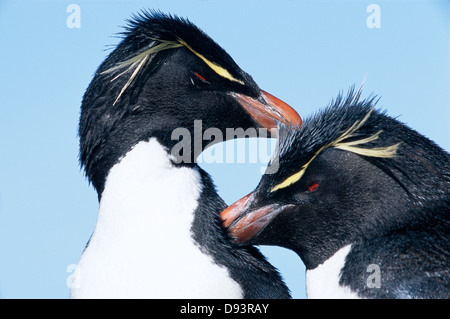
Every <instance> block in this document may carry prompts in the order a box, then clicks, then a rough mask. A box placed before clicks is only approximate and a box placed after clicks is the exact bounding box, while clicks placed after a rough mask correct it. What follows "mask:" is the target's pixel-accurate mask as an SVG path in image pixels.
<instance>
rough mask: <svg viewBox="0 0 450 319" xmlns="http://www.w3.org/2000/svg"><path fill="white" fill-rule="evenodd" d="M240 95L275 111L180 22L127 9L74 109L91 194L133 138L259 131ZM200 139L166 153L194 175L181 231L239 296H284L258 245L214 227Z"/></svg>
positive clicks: (219, 52) (167, 142)
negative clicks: (187, 227) (189, 216)
mask: <svg viewBox="0 0 450 319" xmlns="http://www.w3.org/2000/svg"><path fill="white" fill-rule="evenodd" d="M241 96H244V99H246V103H247V104H248V101H250V104H252V103H254V104H256V105H257V106H258V107H259V106H261V107H263V108H264V107H266V106H267V108H273V107H275V108H276V105H275V104H276V103H277V101H275V100H274V98H273V97H270V98H266V97H267V95H264V94H263V93H262V91H261V90H260V88H259V87H258V86H257V84H256V83H255V82H254V81H253V79H252V78H251V77H250V76H249V75H248V74H247V73H245V72H244V71H242V70H241V69H240V68H239V67H238V65H237V64H236V63H235V62H234V61H233V59H232V58H231V57H230V56H229V55H228V54H227V53H226V52H225V51H224V50H223V49H222V48H221V47H220V46H219V45H218V44H216V43H215V42H214V41H213V40H212V39H211V38H210V37H208V36H207V35H206V34H205V33H204V32H202V31H201V30H200V29H199V28H197V27H196V26H195V25H194V24H192V23H191V22H189V21H188V20H186V19H183V18H179V17H175V16H171V15H166V14H163V13H160V12H147V11H143V12H142V13H141V14H139V15H137V16H135V17H134V18H133V19H132V20H130V21H129V23H128V27H127V28H126V31H125V32H124V34H123V39H122V41H121V42H120V43H119V45H118V46H117V48H116V49H115V50H114V51H112V52H111V53H110V54H109V56H108V57H107V58H106V60H105V61H104V62H103V63H102V64H101V65H100V67H99V68H98V70H97V71H96V73H95V75H94V78H93V80H92V82H91V83H90V85H89V87H88V89H87V90H86V93H85V95H84V97H83V101H82V106H81V116H80V125H79V136H80V162H81V165H82V166H83V167H84V168H85V171H86V175H87V177H88V178H89V181H90V182H92V184H93V186H94V187H95V188H96V190H97V193H98V197H99V200H100V199H101V196H102V193H103V191H104V188H105V182H106V179H107V176H108V173H109V171H110V170H111V168H112V167H113V166H114V165H116V164H117V163H119V162H120V160H121V158H123V156H125V154H127V152H129V151H130V150H131V149H132V148H133V147H134V146H135V145H136V144H137V143H139V142H140V141H148V140H149V139H150V138H156V139H157V140H158V142H159V143H160V144H162V145H163V146H164V147H166V149H167V150H168V152H170V150H171V149H172V148H173V146H174V145H176V144H177V143H178V142H179V141H178V140H176V139H173V137H172V134H171V133H172V132H173V131H174V130H175V129H177V128H183V129H187V130H188V132H189V133H190V134H191V136H192V137H193V136H194V135H195V134H200V136H202V134H203V132H204V131H205V130H206V129H208V128H212V127H214V128H218V129H219V130H221V131H222V132H223V133H225V129H226V128H235V127H240V128H244V129H247V128H259V127H260V125H261V124H260V123H259V122H258V120H257V119H254V117H253V115H252V114H251V112H249V111H248V110H246V109H244V108H243V106H242V101H241V100H240V97H241ZM273 101H275V104H274V103H272V102H273ZM283 107H284V108H285V109H286V108H287V107H286V106H283ZM292 112H293V113H292V114H294V113H295V111H293V110H292ZM295 114H296V113H295ZM196 120H201V121H202V126H201V127H202V131H201V132H194V130H195V125H194V122H195V121H196ZM223 135H224V136H225V134H223ZM201 143H202V145H201V146H202V147H201V148H200V149H196V148H195V147H194V140H192V144H191V145H190V146H191V148H186V149H187V151H186V152H188V154H187V155H188V160H186V154H179V153H172V155H173V156H174V158H173V165H174V166H178V167H179V166H185V167H186V166H187V167H189V168H191V169H193V170H197V171H198V172H199V173H200V175H201V185H200V186H199V189H201V190H202V191H201V195H200V198H199V199H198V207H197V208H196V210H195V212H194V215H195V220H194V223H193V225H192V229H191V231H192V234H193V235H192V236H193V238H194V240H195V242H196V244H198V246H199V247H200V249H201V250H202V251H203V252H205V253H206V254H208V255H210V256H211V257H212V259H213V260H214V262H215V263H217V264H219V265H221V266H224V267H226V268H227V269H228V271H229V273H230V276H231V277H232V279H234V280H235V281H236V282H238V283H239V284H240V285H241V287H242V290H243V292H244V298H289V297H290V294H289V290H288V289H287V287H286V286H285V284H284V283H283V281H282V279H281V277H280V276H279V274H278V272H277V270H276V269H275V268H274V267H272V266H271V265H270V264H269V263H268V262H267V261H266V260H265V258H264V257H263V256H262V255H261V254H260V253H259V251H258V250H257V249H255V248H253V247H250V246H247V247H241V246H238V245H236V244H234V243H233V242H231V241H230V240H229V238H228V235H227V233H226V232H225V231H224V230H223V228H222V226H221V222H220V218H219V212H220V211H221V210H222V209H224V208H225V204H224V202H223V200H222V199H221V198H220V197H219V196H218V194H217V193H216V190H215V188H214V185H213V183H212V181H211V179H210V177H209V175H208V174H207V173H206V172H204V171H203V170H202V169H201V168H200V167H198V166H197V164H196V163H195V159H196V157H197V156H198V155H199V153H200V152H201V151H202V150H203V148H204V147H206V146H207V144H208V143H210V141H204V140H202V141H201ZM178 155H179V156H182V160H179V158H177V156H178ZM172 235H173V236H176V234H170V233H168V236H172ZM149 253H151V247H149ZM168 253H169V252H168ZM181 269H182V265H180V271H181ZM186 275H187V276H188V275H189V274H186ZM168 280H170V278H168Z"/></svg>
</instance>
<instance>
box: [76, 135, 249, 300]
mask: <svg viewBox="0 0 450 319" xmlns="http://www.w3.org/2000/svg"><path fill="white" fill-rule="evenodd" d="M202 190H203V184H202V181H201V175H200V173H199V171H198V167H197V166H193V167H187V166H176V165H174V164H173V162H172V160H171V158H170V155H169V153H168V152H167V150H166V148H165V147H164V146H162V145H161V144H160V143H159V142H158V141H157V139H156V138H151V139H150V140H149V141H143V142H139V143H138V144H136V145H135V146H134V147H133V148H132V150H131V151H129V152H128V153H127V154H126V155H125V156H124V157H123V158H122V159H121V160H120V161H119V162H118V163H117V164H116V165H114V166H113V168H112V169H111V170H110V172H109V174H108V177H107V179H106V183H105V189H104V191H103V193H102V198H101V201H100V208H99V215H98V220H97V225H96V228H95V231H94V233H93V235H92V237H91V240H90V241H89V244H88V246H87V248H86V250H85V252H84V254H83V257H82V258H81V261H80V263H79V266H78V269H77V272H76V274H75V289H73V290H72V296H73V297H75V298H77V297H80V298H89V297H119V298H122V297H123V298H127V297H131V298H133V297H146V298H159V297H163V298H164V297H167V298H174V297H175V298H178V297H179V298H187V297H194V296H195V297H203V298H206V297H210V296H211V295H212V296H214V295H216V296H217V297H220V292H221V288H220V286H223V285H225V287H227V288H228V291H229V293H230V294H229V297H240V296H241V295H242V292H241V288H240V287H239V285H238V284H237V283H236V282H234V281H233V280H231V278H230V277H229V275H228V271H227V269H226V268H224V267H221V266H218V265H217V264H215V263H214V261H213V259H212V257H211V256H209V255H207V254H205V253H203V252H202V251H201V249H200V247H199V245H198V243H197V242H196V241H195V240H194V239H193V236H192V223H193V221H194V217H195V212H196V210H197V207H198V200H199V198H200V195H201V194H202ZM181 269H182V271H181ZM111 278H114V280H111ZM195 287H201V289H200V288H198V289H199V291H195Z"/></svg>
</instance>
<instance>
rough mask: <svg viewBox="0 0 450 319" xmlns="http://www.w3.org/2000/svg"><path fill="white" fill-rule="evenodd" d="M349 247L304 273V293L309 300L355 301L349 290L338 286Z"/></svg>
mask: <svg viewBox="0 0 450 319" xmlns="http://www.w3.org/2000/svg"><path fill="white" fill-rule="evenodd" d="M350 249H351V245H347V246H345V247H343V248H341V249H340V250H338V251H337V252H336V253H335V254H334V255H333V256H332V257H331V258H330V259H328V260H327V261H325V262H324V263H323V264H321V265H319V266H318V267H316V268H314V269H311V270H307V271H306V293H307V296H308V298H309V299H334V298H336V299H357V298H359V297H358V296H357V294H356V293H354V292H352V291H351V290H350V288H348V287H345V286H341V285H339V279H340V277H341V275H340V273H341V269H342V267H344V264H345V257H346V256H347V254H348V253H349V252H350Z"/></svg>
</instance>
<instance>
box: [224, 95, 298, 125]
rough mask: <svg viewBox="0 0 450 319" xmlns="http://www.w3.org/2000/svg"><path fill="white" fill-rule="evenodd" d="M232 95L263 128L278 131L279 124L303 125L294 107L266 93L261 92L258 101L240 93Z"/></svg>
mask: <svg viewBox="0 0 450 319" xmlns="http://www.w3.org/2000/svg"><path fill="white" fill-rule="evenodd" d="M232 95H233V96H234V98H235V99H236V100H237V101H238V102H239V104H240V105H241V106H242V107H243V108H244V110H246V111H247V113H249V114H250V116H251V117H252V118H253V119H254V120H255V121H256V122H257V123H258V124H259V125H260V126H261V127H263V128H266V129H268V130H270V129H276V128H277V122H281V123H284V124H292V125H297V126H300V125H301V124H302V119H301V118H300V115H298V113H297V112H296V111H295V110H294V109H293V108H292V107H290V106H289V105H288V104H287V103H285V102H283V101H282V100H280V99H278V98H276V97H275V96H273V95H272V94H270V93H267V92H266V91H263V90H261V94H260V96H259V97H258V98H256V99H254V98H251V97H249V96H247V95H243V94H239V93H232Z"/></svg>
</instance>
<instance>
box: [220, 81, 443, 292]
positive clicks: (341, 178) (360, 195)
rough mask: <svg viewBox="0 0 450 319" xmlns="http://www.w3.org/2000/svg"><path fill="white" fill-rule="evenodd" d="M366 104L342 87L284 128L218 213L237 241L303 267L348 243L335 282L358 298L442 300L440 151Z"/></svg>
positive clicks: (372, 103) (357, 94) (321, 260)
mask: <svg viewBox="0 0 450 319" xmlns="http://www.w3.org/2000/svg"><path fill="white" fill-rule="evenodd" d="M375 101H376V99H375V98H369V99H367V100H361V99H360V91H358V92H354V91H353V90H352V91H351V92H350V93H349V94H348V96H347V97H342V96H339V97H338V98H337V99H336V100H335V101H333V102H332V103H331V105H330V106H329V107H327V108H326V109H324V110H322V111H320V112H318V113H317V114H316V115H314V116H312V117H311V118H309V119H306V120H305V122H304V124H303V126H302V127H301V128H300V129H298V128H292V127H284V128H283V129H282V130H281V132H280V141H279V148H278V151H277V153H276V154H275V156H274V158H273V159H272V163H271V165H273V167H272V169H271V172H272V174H266V175H264V176H263V177H262V179H261V181H260V183H259V185H258V187H257V188H256V190H255V191H254V192H253V193H252V194H251V195H249V196H247V197H246V198H245V199H243V200H241V201H240V202H237V203H236V204H234V205H232V206H231V207H230V209H228V210H227V211H225V212H223V213H222V216H223V218H224V219H225V223H226V225H228V226H229V227H230V231H231V233H232V234H233V235H234V236H235V237H236V239H237V240H238V241H240V242H250V243H253V244H269V245H279V246H283V247H287V248H290V249H292V250H294V251H295V252H296V253H297V254H298V255H299V256H300V257H301V259H302V260H303V262H304V263H305V265H306V268H307V269H315V268H316V267H318V266H319V265H321V264H323V263H324V262H325V261H326V260H328V259H329V258H330V257H331V256H332V255H334V253H335V252H337V251H338V250H339V249H341V248H342V247H344V246H346V245H349V244H351V245H352V246H351V247H352V248H351V250H350V252H349V254H348V255H347V257H346V262H345V266H344V267H343V268H342V270H341V277H340V282H339V283H340V285H343V286H347V287H350V288H351V289H352V291H354V292H356V293H357V294H358V296H360V297H365V298H448V297H449V292H450V156H449V154H448V153H447V152H446V151H444V150H443V149H442V148H440V147H439V146H438V145H436V144H435V143H434V142H432V141H431V140H429V139H427V138H426V137H424V136H423V135H421V134H419V133H417V132H416V131H414V130H413V129H411V128H409V127H407V126H406V125H405V124H403V123H401V122H400V121H398V120H397V119H394V118H392V117H390V116H388V115H386V114H385V112H382V111H379V110H375V109H374V106H375ZM352 128H353V129H352ZM348 132H351V134H347V135H346V133H348ZM274 168H278V170H276V169H274ZM302 170H303V171H302ZM299 171H302V174H300V175H301V176H300V175H295V174H297V173H298V172H299ZM292 176H294V177H298V176H300V178H297V180H296V178H291V179H289V178H290V177H292ZM286 181H291V182H292V183H286ZM252 215H253V217H252ZM371 264H376V265H378V266H379V267H380V270H381V287H377V288H374V287H372V286H371V285H367V279H368V276H369V274H370V273H368V271H367V267H368V266H369V265H371Z"/></svg>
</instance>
